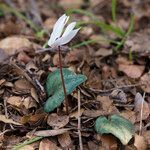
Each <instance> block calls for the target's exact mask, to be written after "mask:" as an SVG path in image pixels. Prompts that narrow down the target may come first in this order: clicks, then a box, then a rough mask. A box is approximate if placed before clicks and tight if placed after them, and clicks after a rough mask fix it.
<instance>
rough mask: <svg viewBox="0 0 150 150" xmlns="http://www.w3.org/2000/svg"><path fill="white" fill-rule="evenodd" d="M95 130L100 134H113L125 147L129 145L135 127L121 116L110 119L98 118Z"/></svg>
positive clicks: (113, 116)
mask: <svg viewBox="0 0 150 150" xmlns="http://www.w3.org/2000/svg"><path fill="white" fill-rule="evenodd" d="M95 130H96V132H97V133H100V134H104V133H105V134H110V133H111V134H113V135H114V136H116V137H117V138H118V139H120V141H121V142H122V144H124V145H126V144H128V142H129V141H130V139H131V138H132V136H133V134H134V126H133V125H132V123H131V122H129V121H128V120H127V119H125V118H123V117H121V116H119V115H112V116H111V117H110V119H107V118H106V117H104V116H101V117H99V118H97V120H96V122H95Z"/></svg>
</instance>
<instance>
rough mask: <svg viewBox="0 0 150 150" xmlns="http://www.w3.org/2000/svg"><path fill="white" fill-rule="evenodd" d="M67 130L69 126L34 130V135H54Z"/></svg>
mask: <svg viewBox="0 0 150 150" xmlns="http://www.w3.org/2000/svg"><path fill="white" fill-rule="evenodd" d="M69 130H70V129H69V128H63V129H56V130H41V131H36V132H35V133H34V135H36V136H43V137H48V136H56V135H60V134H63V133H65V132H67V131H69Z"/></svg>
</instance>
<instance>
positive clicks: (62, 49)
mask: <svg viewBox="0 0 150 150" xmlns="http://www.w3.org/2000/svg"><path fill="white" fill-rule="evenodd" d="M60 49H61V52H63V53H66V52H68V51H70V48H69V47H67V46H60ZM46 51H49V52H51V53H55V52H56V51H57V50H56V49H55V48H50V47H49V48H38V49H36V52H35V53H42V52H46Z"/></svg>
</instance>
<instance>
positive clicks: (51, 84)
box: [44, 68, 87, 112]
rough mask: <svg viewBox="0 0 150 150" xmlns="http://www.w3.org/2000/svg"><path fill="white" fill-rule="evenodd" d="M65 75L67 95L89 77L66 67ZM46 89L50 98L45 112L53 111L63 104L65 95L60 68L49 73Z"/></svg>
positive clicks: (64, 69) (45, 106)
mask: <svg viewBox="0 0 150 150" xmlns="http://www.w3.org/2000/svg"><path fill="white" fill-rule="evenodd" d="M63 76H64V81H65V88H66V93H67V95H69V94H71V93H72V91H73V90H75V88H76V87H77V86H78V85H80V84H81V83H83V82H84V81H85V80H86V79H87V78H86V76H84V75H81V74H75V73H74V72H72V71H70V70H69V69H66V68H63ZM46 91H47V95H48V97H49V98H48V100H47V101H46V103H45V105H44V110H45V112H51V111H53V110H54V109H55V108H57V107H58V106H60V105H61V103H62V102H63V100H64V97H65V96H64V91H63V86H62V80H61V77H60V70H59V69H57V70H55V71H54V72H52V73H50V74H49V75H48V77H47V81H46Z"/></svg>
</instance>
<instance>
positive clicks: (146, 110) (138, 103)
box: [134, 93, 150, 122]
mask: <svg viewBox="0 0 150 150" xmlns="http://www.w3.org/2000/svg"><path fill="white" fill-rule="evenodd" d="M142 103H143V110H142V120H145V119H147V117H148V116H149V114H150V109H149V105H148V103H147V102H146V101H145V100H144V99H143V97H142V95H141V94H140V93H137V94H136V96H135V102H134V105H135V108H134V110H135V112H137V113H138V114H137V115H136V118H137V119H136V121H137V122H138V121H140V118H141V117H140V116H141V108H142V107H141V106H142Z"/></svg>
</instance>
